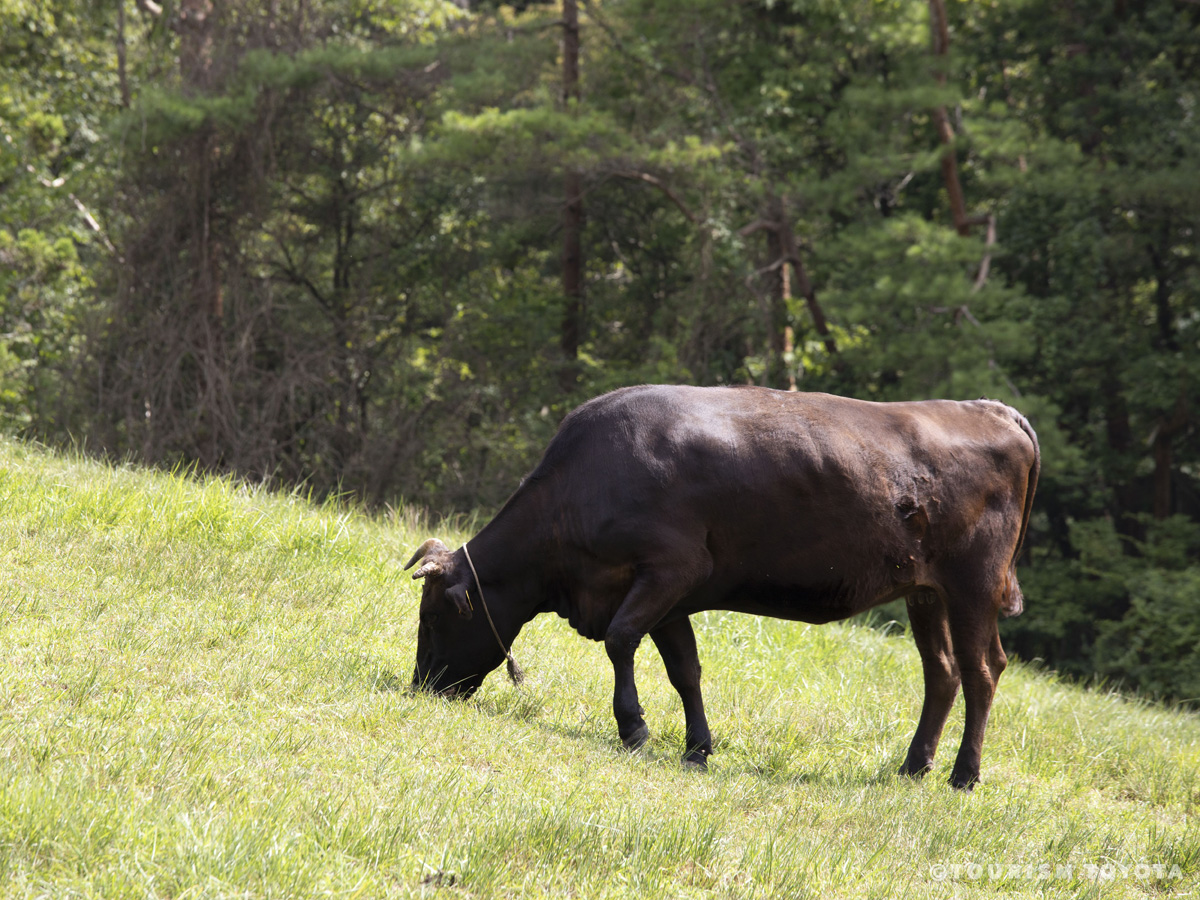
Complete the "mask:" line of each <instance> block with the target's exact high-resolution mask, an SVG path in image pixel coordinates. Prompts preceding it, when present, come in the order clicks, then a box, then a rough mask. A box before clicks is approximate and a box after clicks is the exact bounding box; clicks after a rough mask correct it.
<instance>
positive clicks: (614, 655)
mask: <svg viewBox="0 0 1200 900" xmlns="http://www.w3.org/2000/svg"><path fill="white" fill-rule="evenodd" d="M697 545H698V547H699V549H698V550H697V551H692V552H690V553H689V552H686V551H684V552H678V551H677V552H675V553H673V554H671V555H667V554H666V553H664V554H661V555H659V556H658V557H657V560H656V561H647V562H645V563H643V564H641V565H640V566H639V567H638V575H637V577H636V578H635V579H634V582H633V586H632V587H631V588H630V589H629V593H628V594H626V595H625V600H624V601H623V602H622V603H621V606H620V608H619V609H618V610H617V613H616V615H615V616H613V620H612V622H611V623H610V624H609V626H608V631H607V632H606V633H605V636H604V649H605V650H606V651H607V652H608V658H609V660H611V661H612V666H613V716H614V717H616V720H617V732H618V734H620V735H621V743H623V744H624V745H625V746H626V747H628V748H629V749H631V750H634V749H637V748H638V747H640V746H641V745H642V744H644V743H645V742H646V739H647V738H648V737H649V736H650V732H649V729H647V728H646V720H645V719H643V718H642V707H641V705H640V704H639V703H638V693H637V684H636V683H635V682H634V679H633V656H634V654H635V653H636V652H637V648H638V645H639V644H641V642H642V638H644V637H645V636H646V635H647V634H649V633H650V632H651V631H652V630H654V629H655V628H656V627H657V626H658V624H659V623H660V622H661V621H662V620H663V618H664V617H665V616H666V615H667V613H669V612H670V611H671V610H672V609H673V608H674V606H675V604H676V603H678V602H679V600H680V599H682V598H683V597H684V596H685V595H686V594H687V593H688V592H689V591H691V590H692V589H693V588H694V587H695V586H696V585H698V584H700V583H701V582H702V581H704V579H706V578H707V577H708V575H709V573H711V571H712V559H711V558H710V557H709V556H708V553H707V551H706V550H704V545H703V542H702V541H700V542H698V544H693V545H692V546H693V547H695V546H697ZM694 652H695V651H694V649H693V653H694Z"/></svg>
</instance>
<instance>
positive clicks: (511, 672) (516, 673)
mask: <svg viewBox="0 0 1200 900" xmlns="http://www.w3.org/2000/svg"><path fill="white" fill-rule="evenodd" d="M467 543H470V542H469V541H468V542H467ZM463 554H464V555H465V556H466V557H467V565H468V566H470V567H471V574H472V575H474V576H475V589H476V590H478V591H479V605H480V606H482V607H483V614H484V615H485V616H487V620H488V624H489V625H491V626H492V634H494V635H495V636H496V643H497V644H499V645H500V649H501V650H502V651H503V652H504V658H505V660H507V661H508V678H509V680H510V681H511V682H512V683H513V684H514V685H516V686H517V687H520V686H521V682H522V681H524V680H525V673H524V672H522V671H521V667H520V666H518V665H517V661H516V660H515V659H513V655H512V652H511V651H510V650H509V649H508V648H507V647H505V646H504V641H503V640H502V639H501V637H500V632H499V631H497V630H496V623H495V622H493V621H492V614H491V612H490V611H489V610H488V605H487V600H486V599H484V596H483V582H481V581H480V580H479V573H478V572H476V571H475V563H473V562H471V551H470V550H468V549H467V544H463Z"/></svg>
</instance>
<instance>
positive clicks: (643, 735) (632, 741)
mask: <svg viewBox="0 0 1200 900" xmlns="http://www.w3.org/2000/svg"><path fill="white" fill-rule="evenodd" d="M648 740H650V729H649V728H647V727H646V726H645V725H643V726H641V727H640V728H639V729H638V730H637V731H635V732H634V733H633V734H631V735H629V737H623V738H621V743H622V744H624V745H625V749H626V750H639V749H641V747H642V745H643V744H645V743H646V741H648Z"/></svg>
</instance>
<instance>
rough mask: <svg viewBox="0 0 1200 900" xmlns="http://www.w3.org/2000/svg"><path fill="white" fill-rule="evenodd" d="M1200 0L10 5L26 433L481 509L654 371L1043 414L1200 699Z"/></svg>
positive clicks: (1089, 577) (1049, 596) (1135, 633)
mask: <svg viewBox="0 0 1200 900" xmlns="http://www.w3.org/2000/svg"><path fill="white" fill-rule="evenodd" d="M1198 101H1200V3H1197V2H1196V0H1144V2H1138V0H1106V2H1085V0H1074V2H1072V0H1003V2H1000V0H993V2H979V0H948V2H947V0H929V2H927V3H919V2H912V0H908V2H905V0H839V2H834V0H775V2H770V0H738V2H729V0H554V2H546V3H535V2H530V3H524V4H518V5H517V6H516V7H513V6H503V5H497V4H495V3H490V2H483V0H478V2H466V0H460V2H458V3H451V2H445V0H266V2H263V0H256V2H249V0H167V2H155V0H58V2H48V0H0V428H2V429H3V430H5V431H7V432H10V433H14V434H19V435H22V436H25V437H29V438H32V439H36V440H40V441H43V442H46V443H48V444H51V445H70V444H75V445H82V446H84V447H85V448H86V449H87V450H88V451H91V452H95V453H99V454H104V455H108V456H111V457H115V458H132V459H134V460H137V461H142V462H145V463H148V464H153V465H161V466H176V465H179V464H181V463H183V464H190V465H194V466H196V467H197V468H199V469H202V470H206V471H218V472H228V473H233V474H236V475H237V476H240V477H244V478H247V479H252V480H255V481H263V480H266V481H270V482H275V483H280V484H284V485H303V486H305V487H306V488H307V489H309V490H311V491H313V492H314V493H316V494H317V495H327V494H329V493H334V492H342V493H349V494H351V495H354V496H356V497H358V498H360V499H361V500H362V501H363V502H364V503H366V504H367V505H370V506H378V505H383V504H388V503H390V504H400V503H409V504H418V505H423V506H425V507H428V508H430V509H433V510H436V511H438V512H440V513H449V512H452V511H454V510H479V511H481V512H483V513H484V514H485V515H486V514H487V512H488V511H489V510H492V509H494V508H495V507H496V506H497V505H498V504H499V503H500V502H502V501H503V499H504V498H505V496H506V495H507V494H508V493H509V492H511V491H512V489H513V488H514V487H515V486H516V484H517V483H518V481H519V479H520V477H521V475H522V474H523V473H524V472H525V471H527V470H528V468H529V467H530V466H531V465H532V464H533V462H534V461H535V460H536V457H537V455H538V453H539V452H540V450H541V449H542V448H543V447H544V445H545V444H546V442H547V441H548V440H549V438H550V436H551V435H552V434H553V432H554V430H555V428H556V426H557V423H558V422H559V421H560V419H561V417H562V416H563V415H564V414H565V413H566V412H567V411H568V410H569V409H571V408H572V407H573V406H575V405H577V404H578V403H580V402H582V401H583V400H584V399H586V398H588V397H590V396H593V395H595V394H597V393H600V392H602V391H604V390H608V389H610V388H613V387H617V386H620V385H625V384H630V383H638V382H689V383H698V384H735V383H754V384H762V385H768V386H772V387H777V388H783V389H790V388H798V389H800V390H821V391H832V392H835V393H840V394H846V395H850V396H855V397H861V398H866V399H872V400H897V399H915V398H925V397H954V398H974V397H978V396H981V395H986V396H989V397H994V398H997V399H1001V400H1004V401H1006V402H1008V403H1011V404H1013V405H1014V406H1016V407H1018V408H1019V409H1021V410H1022V411H1023V412H1024V413H1025V414H1026V415H1027V416H1028V417H1029V418H1030V420H1031V421H1032V422H1033V424H1034V426H1035V428H1036V429H1037V431H1038V434H1039V436H1040V438H1041V443H1042V449H1043V460H1044V467H1043V471H1042V480H1041V484H1040V486H1039V490H1038V498H1037V504H1036V513H1035V517H1034V520H1033V523H1032V527H1031V530H1030V533H1029V540H1028V543H1027V550H1026V552H1025V554H1024V558H1023V560H1022V564H1023V565H1022V570H1021V572H1022V575H1021V577H1022V582H1023V585H1024V588H1025V593H1026V596H1027V597H1028V598H1029V599H1028V601H1027V610H1026V612H1025V613H1024V615H1022V616H1021V617H1019V618H1017V619H1012V620H1008V621H1006V622H1005V623H1004V638H1005V643H1006V646H1007V647H1008V648H1009V649H1010V650H1013V651H1016V652H1017V653H1018V654H1020V655H1021V656H1023V657H1025V658H1026V659H1042V660H1044V661H1045V662H1046V664H1048V665H1050V666H1053V667H1055V668H1057V669H1059V670H1060V671H1062V672H1064V673H1067V674H1069V675H1074V676H1080V677H1100V678H1107V679H1111V680H1113V681H1115V682H1117V683H1120V684H1122V685H1124V686H1126V687H1129V688H1132V689H1137V690H1139V691H1142V692H1145V693H1148V694H1151V695H1155V696H1161V697H1165V698H1170V699H1174V700H1178V701H1184V702H1188V703H1192V704H1194V703H1196V702H1197V698H1200V615H1198V613H1200V562H1198V560H1200V435H1198V433H1197V428H1196V425H1197V409H1196V397H1197V388H1198V386H1200V255H1198V252H1197V251H1198V249H1200V246H1198V241H1200V237H1198V232H1197V226H1198V225H1200V118H1198V117H1197V113H1198V110H1197V103H1198Z"/></svg>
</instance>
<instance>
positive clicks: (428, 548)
mask: <svg viewBox="0 0 1200 900" xmlns="http://www.w3.org/2000/svg"><path fill="white" fill-rule="evenodd" d="M449 553H450V548H449V547H447V546H446V545H445V544H443V543H442V542H441V541H439V540H438V539H437V538H430V539H429V540H427V541H426V542H425V543H423V544H422V545H421V546H420V547H418V548H417V552H416V553H414V554H413V555H412V559H410V560H409V561H408V564H407V565H405V567H404V568H405V569H411V568H412V567H413V566H414V565H416V563H417V560H420V559H424V558H425V557H426V556H430V555H431V554H432V556H433V558H432V559H430V560H429V561H428V562H427V563H425V565H423V566H421V568H419V569H417V571H415V572H413V578H414V579H417V578H424V577H425V576H426V575H441V574H442V563H443V561H444V560H445V557H446V555H447V554H449Z"/></svg>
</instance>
